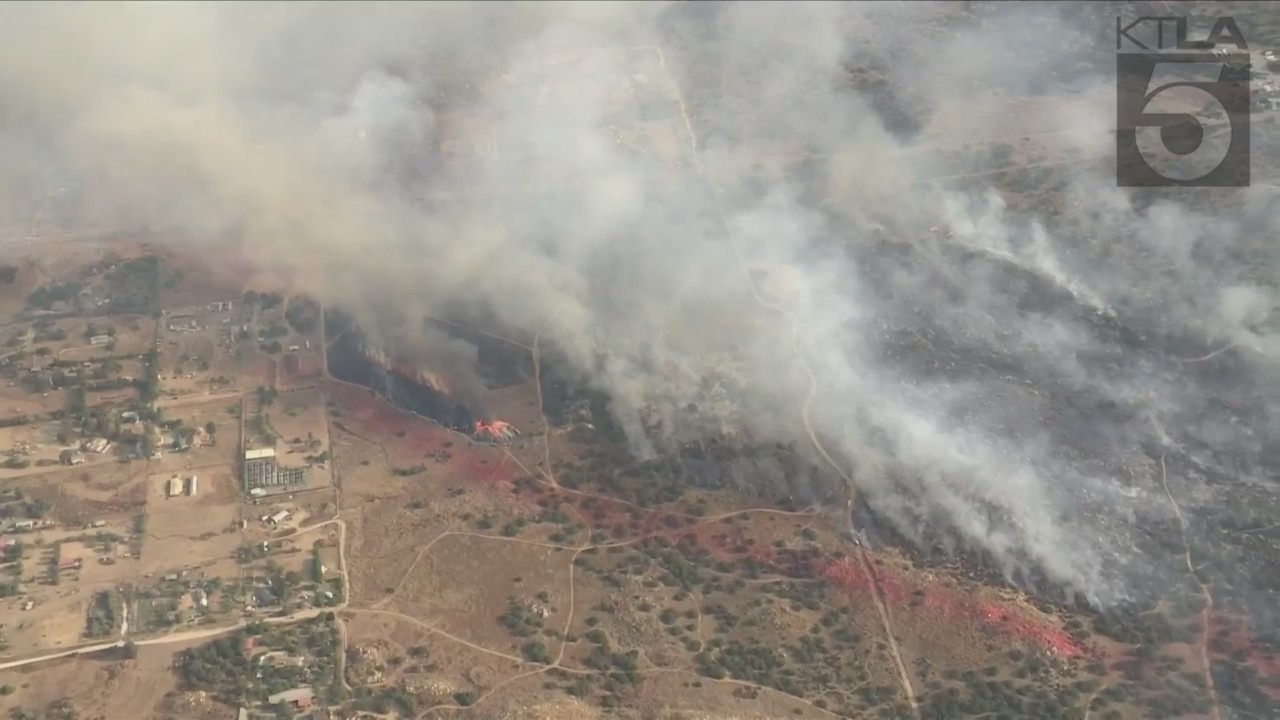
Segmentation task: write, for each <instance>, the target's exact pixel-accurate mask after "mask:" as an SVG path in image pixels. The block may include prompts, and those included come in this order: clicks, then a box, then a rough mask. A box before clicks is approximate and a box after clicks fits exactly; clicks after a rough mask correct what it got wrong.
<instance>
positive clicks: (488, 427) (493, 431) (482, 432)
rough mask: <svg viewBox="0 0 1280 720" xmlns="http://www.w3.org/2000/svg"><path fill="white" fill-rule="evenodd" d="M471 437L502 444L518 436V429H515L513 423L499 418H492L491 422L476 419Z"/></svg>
mask: <svg viewBox="0 0 1280 720" xmlns="http://www.w3.org/2000/svg"><path fill="white" fill-rule="evenodd" d="M471 437H472V439H474V440H478V441H480V442H486V443H492V444H494V445H504V444H506V443H509V442H511V441H512V440H515V439H516V438H517V437H520V431H519V430H517V429H516V426H515V425H512V424H511V423H507V422H503V421H501V420H494V421H493V422H485V421H483V420H477V421H476V426H475V429H474V430H472V432H471Z"/></svg>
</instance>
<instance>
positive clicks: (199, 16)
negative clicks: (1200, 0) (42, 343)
mask: <svg viewBox="0 0 1280 720" xmlns="http://www.w3.org/2000/svg"><path fill="white" fill-rule="evenodd" d="M958 5H959V4H954V3H953V4H949V5H936V4H932V3H909V4H901V5H895V4H889V3H831V4H825V3H824V4H812V3H785V4H775V3H767V2H766V3H741V4H719V3H717V4H702V3H679V4H676V5H668V4H665V3H634V4H631V3H609V2H603V3H563V4H562V3H531V4H521V3H503V4H501V5H491V4H485V3H471V4H444V3H439V4H437V3H415V4H409V3H392V4H380V3H360V4H343V3H329V4H321V5H304V4H292V3H287V4H286V3H282V4H272V3H256V4H254V5H252V6H249V5H241V4H230V3H227V4H187V3H184V4H151V3H147V4H130V5H116V4H106V3H102V4H98V3H92V4H81V3H67V4H57V3H47V4H39V5H36V4H32V5H20V4H14V5H12V6H10V5H6V6H4V7H3V8H2V9H0V48H4V50H3V52H4V54H5V60H4V61H3V62H0V103H2V106H0V148H5V149H13V150H14V152H13V153H8V154H6V156H5V157H6V159H5V162H4V163H3V164H0V193H3V196H4V197H3V200H4V207H7V208H10V209H11V210H13V211H14V212H18V211H21V210H22V208H25V207H27V203H29V202H30V196H31V195H32V194H33V191H32V190H31V188H32V186H37V187H43V184H44V183H53V184H57V183H61V182H67V181H74V182H75V183H76V184H77V185H78V186H79V187H80V188H81V189H82V193H83V202H82V203H80V205H79V206H78V207H77V208H76V217H75V218H74V222H75V223H76V224H77V225H79V226H84V227H94V228H133V227H139V226H147V227H151V228H153V229H169V228H173V229H181V230H182V234H183V235H184V236H186V237H203V238H207V242H206V243H205V244H196V245H193V246H192V247H190V248H189V251H190V252H201V251H205V250H207V251H208V252H209V253H210V255H211V256H213V257H216V256H217V255H218V254H224V253H227V252H234V253H242V254H245V255H247V256H249V257H251V258H252V259H254V260H255V262H257V263H258V264H259V266H260V267H262V268H264V271H269V270H271V269H273V268H284V269H287V270H288V271H289V272H290V273H293V274H294V275H296V276H297V277H300V278H302V282H303V283H304V285H305V287H304V288H303V289H305V290H307V291H310V292H312V293H314V294H315V295H317V296H318V297H320V298H321V299H322V300H323V301H324V302H326V303H332V304H337V305H341V306H343V307H345V308H349V309H350V310H351V311H352V312H353V313H354V314H355V315H356V317H357V319H358V321H359V322H360V323H361V325H362V326H363V327H366V328H370V329H371V332H372V333H373V335H374V336H375V339H377V337H378V336H379V334H380V336H381V337H382V338H384V339H385V340H386V342H387V343H388V344H391V343H392V342H393V341H394V342H395V343H399V344H400V345H402V346H405V347H409V348H412V349H413V352H415V353H416V356H415V359H421V360H422V361H423V362H424V364H427V365H430V364H431V363H442V364H445V365H447V366H448V367H447V368H444V369H443V370H442V371H443V372H447V373H449V374H450V376H451V378H452V376H454V375H457V376H460V377H461V376H466V377H468V378H469V377H470V376H469V375H468V371H467V370H466V369H465V367H464V366H469V365H471V364H472V363H471V362H470V360H469V351H468V350H466V349H465V348H461V349H459V348H456V347H454V346H452V345H450V344H448V343H445V342H444V341H443V340H442V339H441V338H440V337H432V336H428V335H427V334H426V331H425V330H423V329H422V328H423V327H424V326H425V323H424V322H422V321H423V319H424V318H425V317H427V316H430V315H433V314H438V313H439V311H440V309H441V308H444V307H446V306H455V305H464V306H465V305H467V304H475V305H483V306H484V307H485V309H486V310H487V311H488V312H491V313H493V314H495V315H496V316H497V317H499V318H500V319H501V321H502V322H503V323H504V324H506V325H507V326H509V327H515V328H523V329H525V330H527V331H528V332H529V333H530V334H532V333H533V332H536V331H537V330H538V329H539V328H545V330H544V338H545V339H546V340H547V341H548V342H549V343H550V344H553V345H554V346H555V347H556V348H557V349H558V350H559V351H560V352H562V353H564V355H565V356H566V357H567V359H568V360H569V362H570V363H572V365H573V366H574V367H575V368H577V369H578V370H580V371H582V372H584V373H587V374H588V375H589V376H590V378H591V382H592V383H593V384H594V385H595V386H596V387H597V388H599V389H602V390H604V391H605V392H607V393H608V395H609V396H610V398H611V399H612V406H613V409H614V411H615V413H616V414H617V419H618V420H619V422H620V423H621V425H622V426H623V427H624V428H625V429H626V431H627V433H628V436H629V438H630V440H631V441H632V444H633V446H634V447H635V449H636V451H637V453H640V454H645V453H651V452H653V451H655V450H656V449H659V448H662V447H670V446H671V445H672V444H674V443H678V442H680V441H683V440H690V439H696V438H699V437H702V436H704V435H706V434H707V433H708V432H717V433H737V434H743V435H748V436H750V437H752V438H754V439H756V440H760V441H776V442H793V441H794V442H796V444H797V446H798V447H807V446H809V444H810V440H811V437H810V435H809V431H808V427H807V424H806V422H804V420H803V418H805V417H807V418H808V419H809V420H810V421H811V422H810V423H808V425H810V426H811V427H812V428H813V429H814V432H815V433H816V435H817V437H818V439H819V440H820V441H821V442H822V443H823V445H824V447H825V448H826V450H827V451H828V452H829V453H830V455H831V457H832V459H834V460H835V461H836V462H837V463H839V464H840V465H841V466H842V467H844V468H846V471H847V472H849V473H851V474H852V477H853V479H854V481H855V483H856V485H857V488H858V490H859V492H861V493H862V494H863V497H864V498H865V499H866V500H867V501H868V503H870V505H871V506H872V507H873V508H875V509H876V510H877V511H878V512H879V513H881V514H882V515H883V516H884V517H886V518H888V519H889V520H890V521H892V522H893V523H894V525H895V527H896V528H897V529H898V530H899V531H900V532H902V533H903V534H905V535H907V536H908V537H912V538H922V537H924V535H925V529H926V528H944V529H946V530H948V531H949V532H950V533H951V535H952V536H953V537H955V538H957V539H958V540H960V541H963V542H964V543H966V544H969V545H975V546H978V547H981V548H983V549H985V550H987V551H988V552H990V553H991V554H992V555H993V556H995V557H997V558H1000V559H1001V560H1002V561H1003V562H1005V563H1007V568H1008V570H1009V572H1011V573H1013V572H1015V571H1017V569H1018V568H1021V567H1034V568H1037V569H1038V570H1039V571H1041V572H1043V573H1044V574H1045V575H1047V576H1048V577H1049V578H1050V579H1052V580H1054V581H1057V582H1062V583H1066V584H1069V585H1072V586H1074V587H1078V588H1080V589H1082V590H1085V591H1086V592H1089V593H1092V594H1093V595H1094V596H1095V597H1097V598H1099V599H1104V600H1105V599H1107V598H1111V597H1115V596H1117V595H1122V594H1124V593H1126V592H1128V591H1129V590H1130V586H1131V583H1129V582H1128V581H1127V580H1122V579H1120V578H1131V577H1132V573H1133V572H1136V570H1133V569H1132V566H1136V564H1137V563H1136V560H1135V559H1136V557H1137V555H1138V553H1139V552H1140V551H1139V550H1137V549H1136V548H1137V546H1136V545H1135V542H1134V541H1133V538H1132V537H1131V535H1132V534H1133V533H1134V532H1136V531H1135V528H1136V527H1138V525H1137V520H1138V518H1140V517H1158V518H1166V519H1167V516H1168V507H1167V505H1163V504H1161V503H1163V496H1162V495H1159V494H1158V488H1157V486H1156V485H1155V483H1158V478H1156V477H1155V476H1154V475H1153V474H1152V473H1153V467H1154V466H1153V463H1152V460H1151V458H1150V457H1149V453H1148V454H1146V455H1144V453H1143V451H1142V449H1141V448H1142V446H1143V443H1144V442H1145V443H1151V442H1152V441H1153V438H1157V435H1156V434H1154V433H1155V431H1154V430H1153V428H1156V427H1163V428H1165V429H1166V430H1167V431H1168V435H1167V437H1168V438H1169V441H1168V442H1169V444H1170V447H1169V450H1170V452H1173V451H1174V450H1178V451H1181V452H1184V453H1187V454H1188V455H1189V456H1194V457H1195V458H1197V461H1198V462H1200V463H1202V464H1204V465H1205V466H1206V467H1216V468H1223V469H1224V470H1223V471H1224V472H1227V471H1226V468H1230V470H1229V473H1228V474H1232V475H1235V476H1246V477H1260V476H1262V475H1264V474H1265V472H1266V469H1265V468H1264V467H1262V465H1261V460H1260V458H1263V457H1265V456H1267V452H1268V451H1267V446H1266V445H1265V443H1267V442H1272V443H1274V440H1273V439H1269V438H1274V437H1275V435H1276V433H1275V418H1276V399H1277V387H1278V386H1280V384H1278V383H1277V382H1276V362H1275V360H1276V357H1277V355H1276V353H1277V350H1278V345H1280V338H1278V336H1277V334H1276V331H1275V328H1276V322H1275V308H1276V289H1275V277H1276V274H1275V270H1276V259H1277V257H1276V255H1277V252H1278V251H1277V247H1278V246H1277V245H1276V244H1275V243H1274V240H1273V239H1274V238H1275V237H1276V233H1277V230H1280V228H1278V227H1277V225H1278V224H1280V220H1278V217H1280V216H1277V214H1276V213H1275V212H1274V209H1275V204H1274V196H1267V195H1266V194H1265V193H1259V194H1258V195H1257V196H1250V197H1248V198H1246V200H1245V201H1244V202H1243V203H1237V204H1236V205H1233V206H1231V209H1230V210H1229V211H1228V210H1218V211H1215V210H1214V209H1213V208H1212V206H1209V209H1192V208H1190V207H1186V206H1182V205H1177V204H1171V203H1168V202H1157V203H1155V204H1151V205H1149V206H1146V205H1143V206H1141V207H1139V206H1135V203H1134V200H1133V199H1132V198H1131V197H1130V196H1128V195H1126V194H1125V193H1122V192H1120V191H1118V190H1116V189H1115V188H1114V187H1113V185H1114V181H1113V178H1112V177H1110V175H1109V173H1108V172H1107V171H1106V170H1105V169H1102V170H1100V169H1098V168H1097V167H1096V165H1091V164H1088V163H1081V164H1079V165H1076V166H1071V167H1068V168H1067V169H1066V170H1065V171H1063V172H1062V173H1061V174H1060V175H1058V177H1059V178H1063V179H1062V180H1061V181H1060V182H1061V183H1062V185H1061V187H1060V188H1059V190H1058V193H1057V198H1058V202H1057V207H1056V209H1054V210H1053V211H1028V210H1027V208H1026V207H1025V205H1022V206H1018V207H1013V206H1011V205H1009V204H1008V203H1007V201H1006V200H1004V199H1002V198H1001V196H1000V195H998V194H997V193H996V192H995V191H994V190H992V189H991V188H989V187H988V186H987V184H986V183H987V178H988V177H989V176H985V175H982V174H977V175H972V176H969V177H963V178H962V179H959V183H960V184H958V185H957V184H956V183H948V182H942V181H941V180H940V179H942V178H957V176H966V175H968V174H971V173H978V172H979V171H982V170H985V169H987V168H989V167H990V166H991V163H989V162H983V163H980V162H979V161H978V160H977V159H974V158H973V157H968V156H960V155H958V154H957V152H958V151H960V150H962V149H963V148H964V147H965V146H966V145H969V144H972V145H975V146H982V145H983V144H984V143H983V142H982V141H981V139H982V138H984V137H996V136H1001V135H1017V134H1019V133H1026V132H1031V131H1035V132H1041V131H1045V130H1052V129H1062V130H1063V131H1062V132H1059V133H1057V135H1055V136H1054V137H1055V138H1056V140H1054V142H1056V143H1057V146H1056V147H1058V148H1059V149H1061V148H1065V147H1068V146H1069V148H1070V152H1072V153H1075V156H1076V157H1081V158H1089V157H1098V156H1100V154H1101V153H1105V152H1106V148H1107V147H1108V144H1109V143H1110V138H1109V136H1108V135H1107V134H1106V133H1105V130H1106V129H1108V128H1109V123H1110V122H1111V120H1110V117H1111V115H1112V114H1113V112H1114V111H1113V109H1112V107H1111V105H1110V104H1109V100H1108V98H1109V96H1108V95H1107V93H1110V92H1111V79H1110V78H1109V77H1107V75H1106V74H1105V72H1106V71H1107V70H1108V68H1109V66H1108V65H1107V64H1106V63H1103V64H1102V65H1101V66H1098V65H1094V64H1091V58H1095V57H1096V56H1097V55H1098V54H1099V53H1100V52H1101V53H1105V52H1107V48H1106V44H1107V43H1109V42H1111V40H1110V38H1109V36H1107V35H1105V33H1104V28H1099V27H1097V23H1098V22H1110V19H1109V18H1102V19H1100V20H1099V19H1090V18H1084V19H1079V20H1077V19H1071V18H1067V17H1065V15H1066V14H1067V13H1068V12H1070V10H1069V8H1068V9H1067V10H1063V8H1064V7H1066V6H1058V5H1056V4H1032V5H1031V6H1029V7H1028V6H1019V5H1017V4H1012V3H1010V4H998V5H1000V7H998V8H996V9H994V10H989V11H988V15H986V16H985V17H986V18H987V19H986V20H984V21H983V22H981V23H976V22H972V21H960V20H958V19H957V18H956V17H954V16H955V15H956V14H957V13H958V12H959V10H958V7H957V6H958ZM1081 5H1086V4H1081ZM1060 11H1061V12H1060ZM1019 27H1022V28H1025V27H1035V28H1036V33H1035V37H1037V38H1053V39H1054V43H1055V44H1053V46H1052V47H1051V48H1049V49H1046V43H1043V42H1039V41H1034V42H1033V41H1032V40H1029V39H1025V38H1027V37H1028V36H1027V35H1026V34H1025V33H1018V32H1014V31H1013V30H1014V29H1016V28H1019ZM610 48H614V50H609V49H610ZM616 48H629V49H628V50H626V51H621V50H617V49H616ZM1105 57H1106V58H1107V59H1108V62H1109V56H1105ZM846 67H854V68H857V70H856V71H855V74H857V76H858V77H860V78H861V81H862V82H863V84H862V85H860V86H859V87H858V88H853V87H850V86H849V81H848V75H847V73H846V71H845V68H846ZM1050 87H1051V88H1052V90H1051V91H1052V92H1053V93H1056V94H1058V95H1059V98H1058V99H1057V101H1055V102H1054V103H1047V102H1039V103H1033V102H1030V101H1020V100H1018V99H1017V98H1020V97H1023V96H1026V95H1035V94H1037V93H1042V92H1050V90H1046V88H1050ZM677 88H679V96H680V97H681V98H682V99H683V100H684V103H685V106H684V109H685V111H687V115H685V114H682V112H681V110H680V107H679V106H678V105H677V103H676V101H675V100H674V98H676V97H677V93H676V89H677ZM1100 98H1101V100H1100ZM987 107H991V108H996V109H995V110H992V111H991V112H990V113H989V115H984V114H982V113H983V111H982V108H987ZM1064 118H1066V119H1067V120H1068V122H1065V123H1064V120H1063V119H1064ZM1019 122H1022V123H1024V124H1023V125H1022V126H1020V125H1019ZM1037 123H1038V124H1037ZM1100 131H1101V132H1100ZM1010 142H1015V143H1016V138H1015V139H1014V140H1011V141H1010ZM1047 143H1048V141H1046V144H1047ZM1046 146H1047V145H1046ZM640 147H647V148H658V154H661V155H664V156H663V157H659V156H658V155H657V154H655V151H654V150H652V149H649V150H640V149H638V148H640ZM19 149H20V151H19ZM1023 150H1025V148H1024V149H1022V150H1019V151H1023ZM1044 152H1046V153H1048V152H1051V151H1049V150H1046V151H1044ZM1064 152H1066V151H1064ZM785 155H798V156H801V157H803V161H802V162H801V163H800V164H798V165H793V166H791V167H777V166H776V165H777V163H776V162H775V159H776V158H778V157H781V156H785ZM458 156H469V157H470V159H469V160H468V159H459V157H458ZM975 157H976V156H975ZM1066 157H1068V156H1067V155H1063V156H1062V158H1063V159H1065V158H1066ZM1052 159H1053V158H1047V159H1046V158H1042V159H1041V161H1042V162H1048V161H1050V160H1052ZM1072 168H1075V169H1072ZM935 181H937V182H935ZM36 194H38V193H36ZM10 225H19V226H20V225H21V222H6V223H5V226H10ZM175 236H176V233H175ZM228 238H230V239H228ZM1228 346H1230V347H1231V348H1232V349H1231V350H1230V351H1228V353H1227V354H1226V356H1225V358H1226V359H1227V360H1228V361H1229V363H1230V371H1229V372H1230V374H1231V377H1230V378H1224V377H1222V376H1221V375H1219V376H1214V375H1212V374H1210V373H1208V372H1207V371H1204V370H1202V369H1201V368H1202V367H1205V366H1202V365H1200V364H1194V365H1189V364H1186V363H1183V362H1180V361H1178V360H1177V359H1176V357H1177V356H1179V355H1182V356H1183V357H1184V358H1190V357H1192V356H1194V355H1196V354H1200V355H1204V354H1208V353H1210V352H1212V351H1213V350H1214V349H1216V348H1221V347H1228ZM441 358H444V359H443V360H442V359H441ZM1205 362H1209V361H1205ZM463 382H468V383H469V382H472V380H470V379H468V380H464V381H463ZM1223 398H1226V400H1223ZM1224 403H1225V404H1224ZM1270 453H1271V457H1272V458H1274V457H1275V455H1276V452H1275V449H1274V447H1272V448H1271V450H1270ZM816 459H817V457H816V455H815V460H816Z"/></svg>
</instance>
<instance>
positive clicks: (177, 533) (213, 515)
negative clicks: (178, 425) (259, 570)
mask: <svg viewBox="0 0 1280 720" xmlns="http://www.w3.org/2000/svg"><path fill="white" fill-rule="evenodd" d="M192 475H195V476H196V478H197V490H196V494H195V496H189V495H185V494H182V495H179V496H177V497H168V496H167V490H166V488H167V485H168V484H169V481H170V479H171V478H172V477H173V476H174V473H172V472H163V473H158V474H154V475H151V476H150V477H148V479H147V518H148V519H147V539H146V543H145V544H144V546H143V554H142V557H143V563H144V566H145V569H146V572H150V573H167V572H172V571H174V570H177V569H179V568H187V567H194V566H199V565H203V564H205V563H209V562H214V561H220V560H223V559H226V558H229V557H231V556H232V555H233V554H234V553H235V550H236V548H237V547H239V545H240V542H241V536H240V533H239V530H238V527H237V522H238V520H239V519H240V506H239V502H238V500H237V493H236V488H235V480H234V474H233V468H232V467H231V466H229V465H218V466H212V467H208V466H206V467H201V468H195V469H193V470H192V471H191V472H182V473H178V477H179V485H180V486H182V487H185V485H186V484H187V482H188V480H189V478H190V477H191V476H192Z"/></svg>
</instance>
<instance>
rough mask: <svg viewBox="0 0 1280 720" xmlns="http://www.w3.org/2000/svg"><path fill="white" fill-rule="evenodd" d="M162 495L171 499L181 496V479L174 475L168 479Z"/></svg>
mask: <svg viewBox="0 0 1280 720" xmlns="http://www.w3.org/2000/svg"><path fill="white" fill-rule="evenodd" d="M164 494H165V496H166V497H171V498H173V497H178V496H179V495H181V494H182V478H180V477H178V476H177V475H174V476H173V477H171V478H169V482H168V484H167V485H166V486H165V493H164Z"/></svg>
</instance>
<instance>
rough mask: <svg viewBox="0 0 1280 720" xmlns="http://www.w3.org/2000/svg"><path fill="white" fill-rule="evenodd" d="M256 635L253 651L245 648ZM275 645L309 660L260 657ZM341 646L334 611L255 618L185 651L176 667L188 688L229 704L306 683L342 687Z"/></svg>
mask: <svg viewBox="0 0 1280 720" xmlns="http://www.w3.org/2000/svg"><path fill="white" fill-rule="evenodd" d="M251 637H252V638H255V639H256V641H257V642H256V647H255V649H254V651H253V654H252V655H251V654H250V653H247V652H245V644H246V640H247V639H249V638H251ZM271 650H279V651H282V652H286V653H289V654H292V655H296V656H303V657H306V658H307V662H306V663H305V664H304V665H302V666H301V667H298V666H288V665H281V666H276V665H272V664H270V663H261V664H260V663H257V662H255V656H256V655H259V654H261V653H262V652H266V651H271ZM337 650H338V635H337V629H336V628H335V627H334V617H333V613H329V612H326V613H323V614H321V615H319V616H317V617H314V618H311V619H309V620H304V621H302V622H298V623H291V624H289V625H287V626H280V625H274V626H268V625H266V624H265V623H253V624H250V625H249V626H248V627H246V628H245V629H244V630H241V631H240V632H237V633H234V634H232V635H229V636H227V637H225V638H220V639H218V640H214V641H212V642H210V643H207V644H205V645H201V646H200V647H198V648H192V649H190V650H185V651H183V652H182V653H180V654H179V655H178V657H177V658H175V661H174V671H175V672H176V673H177V675H178V678H179V680H180V682H181V685H182V687H183V689H185V690H205V691H208V692H212V693H213V694H214V695H215V696H217V697H218V699H219V700H222V701H223V702H226V703H228V704H231V705H236V704H240V705H246V704H249V703H251V702H255V701H256V702H262V701H264V700H266V698H267V696H269V695H271V694H273V693H277V692H282V691H284V690H288V689H290V688H293V687H296V686H298V685H300V684H303V683H309V684H311V685H312V686H313V687H316V688H317V689H319V688H328V689H330V691H331V692H337V691H336V690H334V688H340V687H341V683H340V682H339V678H337V677H336V657H337ZM259 672H260V676H259ZM329 699H330V700H334V701H337V700H339V699H340V698H337V697H331V698H329Z"/></svg>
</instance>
